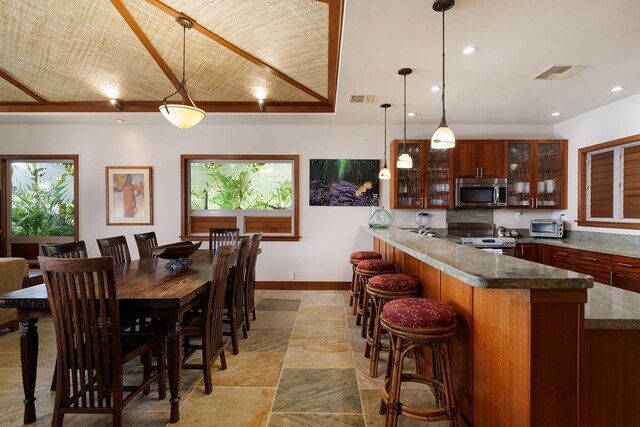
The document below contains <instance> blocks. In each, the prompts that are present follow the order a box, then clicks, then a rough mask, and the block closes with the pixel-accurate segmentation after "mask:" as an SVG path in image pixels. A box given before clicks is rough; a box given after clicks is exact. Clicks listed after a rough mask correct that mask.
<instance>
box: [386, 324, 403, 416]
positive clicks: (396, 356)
mask: <svg viewBox="0 0 640 427" xmlns="http://www.w3.org/2000/svg"><path fill="white" fill-rule="evenodd" d="M389 342H390V343H391V342H393V356H392V357H393V363H392V367H391V381H390V384H389V399H388V401H387V416H386V419H385V427H397V425H398V415H399V410H400V387H401V384H402V382H401V381H402V362H403V359H404V357H403V353H402V338H400V337H394V336H393V335H391V334H390V335H389Z"/></svg>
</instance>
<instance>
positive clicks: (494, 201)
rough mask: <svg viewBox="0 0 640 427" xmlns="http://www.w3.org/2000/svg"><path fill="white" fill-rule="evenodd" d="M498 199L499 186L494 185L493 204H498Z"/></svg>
mask: <svg viewBox="0 0 640 427" xmlns="http://www.w3.org/2000/svg"><path fill="white" fill-rule="evenodd" d="M499 199H500V187H499V186H497V185H496V186H494V187H493V204H494V205H498V202H499Z"/></svg>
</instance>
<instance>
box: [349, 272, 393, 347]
mask: <svg viewBox="0 0 640 427" xmlns="http://www.w3.org/2000/svg"><path fill="white" fill-rule="evenodd" d="M395 272H396V266H395V264H394V263H392V262H391V261H386V260H384V259H365V260H364V261H360V262H359V263H358V265H357V266H356V278H355V282H356V284H355V290H356V292H355V300H354V303H353V314H357V315H358V317H357V318H356V325H360V324H361V323H360V322H361V321H362V315H363V308H364V289H365V286H366V285H367V282H368V281H369V279H370V278H371V277H374V276H378V275H380V274H390V273H395ZM364 337H365V336H364V333H363V334H362V338H364Z"/></svg>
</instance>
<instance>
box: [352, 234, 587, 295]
mask: <svg viewBox="0 0 640 427" xmlns="http://www.w3.org/2000/svg"><path fill="white" fill-rule="evenodd" d="M362 229H363V230H364V231H365V232H367V233H369V234H371V235H372V236H374V237H377V238H379V239H380V240H382V241H384V242H386V243H389V244H391V245H392V246H394V247H396V248H398V249H400V250H402V251H404V252H406V253H408V254H409V255H411V256H414V257H415V258H417V259H419V260H420V261H423V262H425V263H426V264H429V265H431V266H433V267H435V268H437V269H438V270H441V271H443V272H445V273H446V274H449V275H450V276H453V277H455V278H456V279H458V280H460V281H462V282H464V283H467V284H468V285H471V286H475V287H480V288H498V289H587V288H591V287H592V286H593V278H592V277H591V276H586V275H584V274H580V273H574V272H571V271H567V270H561V269H559V268H554V267H550V266H546V265H542V264H538V263H534V262H530V261H526V260H522V259H518V258H514V257H510V256H504V255H500V254H494V253H490V252H486V251H481V250H478V249H476V248H471V247H466V246H462V245H459V244H456V243H452V242H448V241H446V240H443V239H438V238H434V237H422V236H419V235H418V234H416V233H412V232H410V231H406V230H401V229H398V228H395V227H391V228H387V229H371V228H369V227H368V226H366V225H363V226H362Z"/></svg>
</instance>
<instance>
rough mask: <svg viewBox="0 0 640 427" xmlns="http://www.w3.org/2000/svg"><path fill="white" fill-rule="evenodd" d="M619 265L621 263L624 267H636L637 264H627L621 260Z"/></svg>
mask: <svg viewBox="0 0 640 427" xmlns="http://www.w3.org/2000/svg"><path fill="white" fill-rule="evenodd" d="M618 265H621V266H622V267H631V268H635V265H633V264H627V263H626V262H619V263H618Z"/></svg>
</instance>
